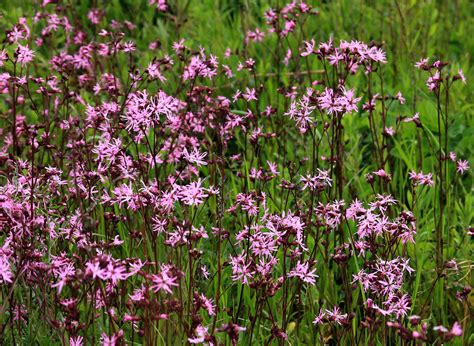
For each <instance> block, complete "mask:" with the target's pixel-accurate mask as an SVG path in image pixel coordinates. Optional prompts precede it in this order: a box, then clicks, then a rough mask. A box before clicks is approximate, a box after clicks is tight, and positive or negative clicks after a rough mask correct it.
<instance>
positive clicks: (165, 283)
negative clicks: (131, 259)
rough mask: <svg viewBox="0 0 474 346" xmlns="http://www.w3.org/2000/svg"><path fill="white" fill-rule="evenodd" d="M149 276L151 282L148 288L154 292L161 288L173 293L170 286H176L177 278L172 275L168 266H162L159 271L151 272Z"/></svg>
mask: <svg viewBox="0 0 474 346" xmlns="http://www.w3.org/2000/svg"><path fill="white" fill-rule="evenodd" d="M150 278H151V281H152V283H153V284H152V285H151V286H150V289H151V290H152V291H153V292H155V293H157V292H158V291H161V290H163V291H166V292H168V293H173V291H172V288H173V287H177V286H178V284H177V283H176V280H177V278H176V277H174V276H172V274H171V272H170V270H169V267H168V266H162V268H161V272H160V273H158V274H152V275H151V276H150Z"/></svg>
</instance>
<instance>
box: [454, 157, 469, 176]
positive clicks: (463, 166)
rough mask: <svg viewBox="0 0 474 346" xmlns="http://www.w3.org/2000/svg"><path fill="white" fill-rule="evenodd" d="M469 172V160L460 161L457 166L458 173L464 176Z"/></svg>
mask: <svg viewBox="0 0 474 346" xmlns="http://www.w3.org/2000/svg"><path fill="white" fill-rule="evenodd" d="M468 170H469V162H467V160H458V161H457V165H456V171H457V172H458V173H461V174H464V173H465V172H467V171H468Z"/></svg>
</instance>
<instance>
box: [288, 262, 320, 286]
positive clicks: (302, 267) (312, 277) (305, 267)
mask: <svg viewBox="0 0 474 346" xmlns="http://www.w3.org/2000/svg"><path fill="white" fill-rule="evenodd" d="M315 272H316V269H313V270H311V271H310V269H309V263H308V262H304V263H301V262H300V261H298V263H297V264H296V267H295V268H294V269H293V270H291V271H290V272H289V273H288V277H297V278H299V279H300V280H301V281H303V282H307V283H309V284H310V285H315V284H316V278H317V277H318V275H316V274H314V273H315Z"/></svg>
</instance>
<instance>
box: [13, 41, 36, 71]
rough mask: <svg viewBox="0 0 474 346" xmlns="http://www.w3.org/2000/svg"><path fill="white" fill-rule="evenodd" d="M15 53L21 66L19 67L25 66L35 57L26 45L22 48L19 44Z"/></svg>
mask: <svg viewBox="0 0 474 346" xmlns="http://www.w3.org/2000/svg"><path fill="white" fill-rule="evenodd" d="M15 53H16V57H17V61H18V62H19V63H20V64H21V66H25V65H26V64H28V63H29V62H31V61H32V60H33V58H34V56H35V54H34V53H33V51H32V50H31V49H30V48H28V45H26V46H22V45H21V44H19V45H18V48H17V50H16V52H15Z"/></svg>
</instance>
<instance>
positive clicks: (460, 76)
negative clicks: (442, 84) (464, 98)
mask: <svg viewBox="0 0 474 346" xmlns="http://www.w3.org/2000/svg"><path fill="white" fill-rule="evenodd" d="M458 75H459V78H461V81H462V82H463V83H464V84H466V77H465V76H464V73H463V72H462V70H461V69H459V70H458Z"/></svg>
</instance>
